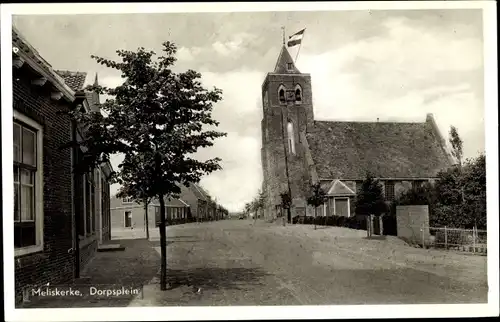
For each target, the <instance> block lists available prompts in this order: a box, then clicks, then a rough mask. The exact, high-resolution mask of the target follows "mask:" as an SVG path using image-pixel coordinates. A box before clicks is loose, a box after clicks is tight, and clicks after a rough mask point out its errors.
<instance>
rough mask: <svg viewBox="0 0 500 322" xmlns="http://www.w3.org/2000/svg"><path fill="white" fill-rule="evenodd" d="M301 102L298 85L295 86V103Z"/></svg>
mask: <svg viewBox="0 0 500 322" xmlns="http://www.w3.org/2000/svg"><path fill="white" fill-rule="evenodd" d="M301 102H302V88H301V87H300V85H299V84H297V85H296V86H295V103H301Z"/></svg>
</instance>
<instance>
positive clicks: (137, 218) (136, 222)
mask: <svg viewBox="0 0 500 322" xmlns="http://www.w3.org/2000/svg"><path fill="white" fill-rule="evenodd" d="M125 211H130V212H131V213H132V227H133V229H134V230H141V231H145V229H146V227H145V226H146V225H145V222H144V205H143V204H138V203H132V204H130V203H123V202H122V199H118V198H116V197H113V198H111V209H110V212H111V235H112V234H113V230H117V231H122V230H131V229H132V228H126V227H125ZM148 225H149V228H150V229H151V228H154V227H155V209H154V205H151V204H150V205H149V206H148Z"/></svg>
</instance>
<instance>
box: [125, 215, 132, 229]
mask: <svg viewBox="0 0 500 322" xmlns="http://www.w3.org/2000/svg"><path fill="white" fill-rule="evenodd" d="M129 227H132V212H131V211H125V228H129Z"/></svg>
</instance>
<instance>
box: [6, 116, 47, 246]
mask: <svg viewBox="0 0 500 322" xmlns="http://www.w3.org/2000/svg"><path fill="white" fill-rule="evenodd" d="M13 131H14V133H13V141H14V142H13V145H14V155H13V157H14V167H13V170H14V247H15V248H16V255H18V256H19V255H23V254H27V253H30V252H34V251H39V250H42V249H43V201H42V197H43V195H42V194H43V173H42V166H43V164H42V160H43V158H42V142H43V138H42V136H43V133H42V127H41V126H40V125H39V124H37V123H36V122H34V121H33V120H31V119H29V118H27V117H26V116H24V115H22V114H20V113H17V111H14V123H13Z"/></svg>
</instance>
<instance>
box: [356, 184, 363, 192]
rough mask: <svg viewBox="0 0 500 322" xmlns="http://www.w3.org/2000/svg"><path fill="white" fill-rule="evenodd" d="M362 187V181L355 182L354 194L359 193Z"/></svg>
mask: <svg viewBox="0 0 500 322" xmlns="http://www.w3.org/2000/svg"><path fill="white" fill-rule="evenodd" d="M362 187H363V181H356V193H359V192H360V191H361V188H362Z"/></svg>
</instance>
